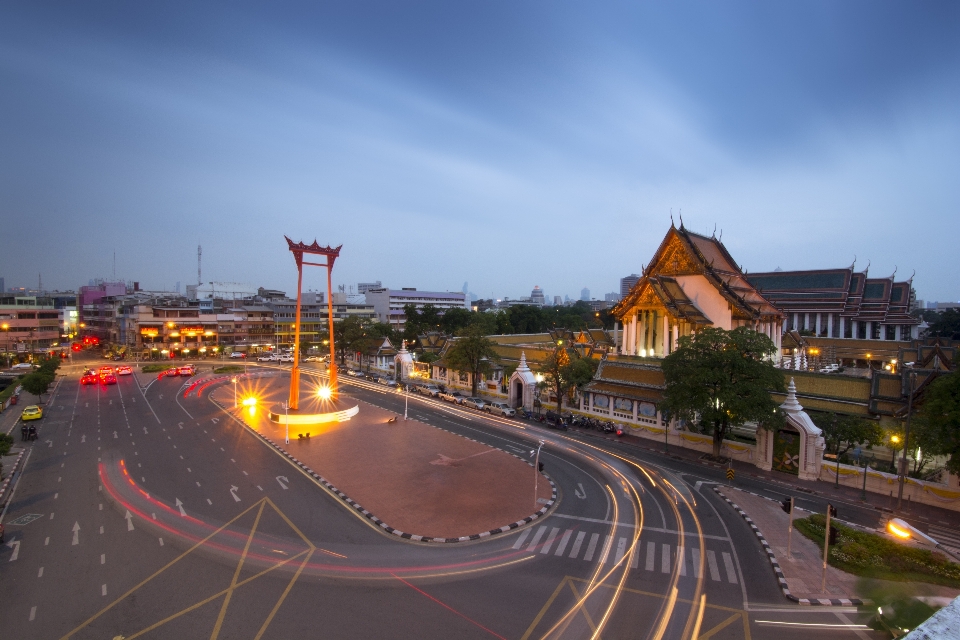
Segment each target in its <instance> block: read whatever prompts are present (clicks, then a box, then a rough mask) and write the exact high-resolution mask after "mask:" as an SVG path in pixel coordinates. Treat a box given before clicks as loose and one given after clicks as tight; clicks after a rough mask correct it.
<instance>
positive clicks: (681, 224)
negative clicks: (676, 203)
mask: <svg viewBox="0 0 960 640" xmlns="http://www.w3.org/2000/svg"><path fill="white" fill-rule="evenodd" d="M679 215H680V228H681V229H683V209H680V212H679Z"/></svg>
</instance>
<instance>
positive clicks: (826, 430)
mask: <svg viewBox="0 0 960 640" xmlns="http://www.w3.org/2000/svg"><path fill="white" fill-rule="evenodd" d="M808 415H809V416H810V419H811V420H813V423H814V424H815V425H817V426H818V427H820V429H821V430H823V439H824V440H825V441H826V443H827V449H828V450H829V451H833V452H834V453H836V454H837V458H838V459H839V458H840V457H842V456H844V455H845V454H846V453H847V452H848V451H850V449H852V448H853V447H854V446H856V445H865V444H868V445H871V446H875V445H878V444H881V443H882V442H883V437H884V431H883V427H881V426H880V423H878V422H875V421H873V420H866V419H864V418H861V417H859V416H847V415H840V414H836V413H826V412H821V411H810V412H808Z"/></svg>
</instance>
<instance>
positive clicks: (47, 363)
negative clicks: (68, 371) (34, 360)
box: [37, 356, 60, 374]
mask: <svg viewBox="0 0 960 640" xmlns="http://www.w3.org/2000/svg"><path fill="white" fill-rule="evenodd" d="M38 364H39V365H40V368H39V369H37V371H44V372H47V373H50V374H54V373H56V372H57V369H59V368H60V358H58V357H56V356H54V357H52V358H43V359H42V360H40V362H39V363H38Z"/></svg>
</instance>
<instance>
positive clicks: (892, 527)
mask: <svg viewBox="0 0 960 640" xmlns="http://www.w3.org/2000/svg"><path fill="white" fill-rule="evenodd" d="M887 532H888V533H890V534H892V535H893V536H894V537H895V538H897V539H898V540H901V541H903V542H910V541H913V542H917V543H919V544H921V545H923V546H925V547H933V548H934V549H937V550H939V551H942V552H944V553H946V554H948V555H950V556H952V557H954V558H957V557H958V556H957V554H955V553H954V552H952V551H950V550H948V549H945V548H944V547H943V545H941V544H940V543H939V542H937V541H936V540H934V539H933V538H931V537H930V536H928V535H927V534H925V533H924V532H923V531H920V530H919V529H917V528H916V527H914V526H913V525H912V524H910V523H909V522H907V521H906V520H902V519H900V518H891V519H890V520H888V521H887Z"/></svg>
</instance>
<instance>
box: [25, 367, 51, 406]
mask: <svg viewBox="0 0 960 640" xmlns="http://www.w3.org/2000/svg"><path fill="white" fill-rule="evenodd" d="M54 378H55V374H53V373H51V372H49V371H41V370H37V371H34V372H33V373H30V374H27V375H25V376H24V377H23V379H22V380H20V384H21V386H23V388H24V389H25V390H26V391H27V393H32V394H33V395H35V396H37V397H38V398H39V399H40V401H43V394H45V393H46V392H47V390H48V389H49V388H50V385H52V384H53V381H54Z"/></svg>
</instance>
